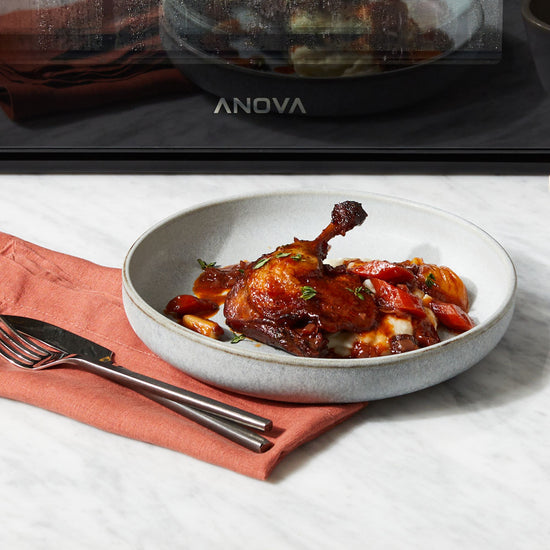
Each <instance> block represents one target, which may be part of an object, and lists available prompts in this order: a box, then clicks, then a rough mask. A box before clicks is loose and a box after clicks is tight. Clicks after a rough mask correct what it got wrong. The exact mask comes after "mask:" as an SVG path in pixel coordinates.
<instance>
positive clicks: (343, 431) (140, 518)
mask: <svg viewBox="0 0 550 550" xmlns="http://www.w3.org/2000/svg"><path fill="white" fill-rule="evenodd" d="M298 187H301V188H307V189H311V190H312V192H313V191H314V190H315V189H316V188H320V187H338V188H340V189H345V188H349V189H360V190H365V191H370V192H378V193H384V194H388V195H395V196H400V197H405V198H410V199H414V200H417V201H420V202H424V203H427V204H431V205H434V206H437V207H440V208H443V209H445V210H449V211H452V212H454V213H456V214H458V215H461V216H463V217H465V218H467V219H468V220H470V221H472V222H474V223H476V224H478V225H479V226H480V227H482V228H483V229H485V230H486V231H488V232H489V233H490V234H491V235H493V236H494V237H495V238H496V239H497V240H498V241H499V242H500V243H501V244H502V245H503V246H504V247H505V248H506V249H507V250H508V252H509V253H510V255H511V257H512V259H513V260H514V262H515V264H516V267H517V270H518V275H519V294H518V304H517V308H516V314H515V316H514V319H513V320H512V324H511V327H510V330H509V332H508V333H507V334H506V336H505V337H504V339H503V340H502V341H501V343H500V345H499V346H498V347H497V348H496V349H495V350H494V351H493V352H492V353H491V354H490V355H489V356H488V357H487V358H486V359H484V360H483V361H482V362H481V363H480V364H478V365H476V366H475V367H474V368H472V369H471V370H469V371H468V372H466V373H464V374H462V375H460V376H458V377H457V378H455V379H453V380H450V381H448V382H446V383H443V384H440V385H439V386H436V387H433V388H430V389H427V390H424V391H421V392H418V393H415V394H412V395H407V396H403V397H399V398H394V399H388V400H384V401H379V402H375V403H371V404H370V405H369V406H368V407H367V408H366V409H365V410H364V411H362V412H361V413H360V414H357V415H356V416H354V417H353V418H352V419H350V420H348V421H347V422H345V423H344V424H342V425H340V426H338V427H337V428H335V429H333V430H331V431H330V432H328V433H326V434H325V435H323V436H321V437H319V438H317V439H316V440H314V441H312V442H310V443H308V444H306V445H304V446H302V447H301V448H300V449H298V450H297V451H295V452H293V453H292V454H290V455H289V456H288V457H286V459H284V460H283V462H282V463H281V464H280V465H279V466H278V467H277V469H276V470H275V472H274V473H273V475H272V477H271V478H270V479H269V480H268V481H266V482H262V481H256V480H253V479H249V478H247V477H245V476H242V475H239V474H236V473H233V472H230V471H227V470H224V469H222V468H219V467H216V466H211V465H208V464H205V463H203V462H200V461H198V460H196V459H193V458H190V457H187V456H185V455H181V454H178V453H175V452H172V451H168V450H165V449H161V448H156V447H153V446H151V445H147V444H145V443H141V442H136V441H132V440H128V439H124V438H122V437H118V436H114V435H110V434H107V433H104V432H101V431H99V430H97V429H94V428H91V427H89V426H86V425H83V424H80V423H77V422H75V421H73V420H70V419H67V418H64V417H61V416H59V415H55V414H52V413H49V412H46V411H44V410H40V409H37V408H34V407H31V406H28V405H25V404H21V403H17V402H13V401H8V400H5V399H0V434H1V438H2V443H1V445H0V494H1V498H0V517H1V518H2V521H1V528H0V546H1V547H2V548H10V549H14V550H22V549H27V548H28V549H33V550H35V549H39V550H41V549H56V550H63V549H71V550H74V549H88V548H90V549H96V548H112V549H116V550H126V549H129V550H136V549H155V550H157V549H159V548H169V547H172V548H193V549H201V550H202V549H211V548H223V549H224V550H229V549H235V550H242V549H248V548H268V549H270V550H271V549H275V550H279V549H287V548H292V549H310V548H311V549H325V548H326V549H331V550H332V549H336V548H348V549H364V548H383V549H399V550H401V549H403V548H407V549H409V550H411V549H419V550H420V549H422V550H426V549H432V548H437V549H441V550H447V549H457V550H458V549H460V550H477V549H480V550H508V549H510V550H519V549H525V550H543V549H544V550H545V549H547V548H548V544H549V542H548V541H549V540H550V506H549V504H548V502H549V496H550V415H549V405H548V404H549V403H550V387H549V384H548V381H549V372H550V354H549V348H550V344H549V341H550V338H549V336H550V282H549V281H550V277H549V274H550V254H549V252H550V245H549V242H550V223H549V218H550V192H549V186H548V179H547V178H545V177H529V178H528V177H498V176H485V177H474V176H469V177H459V176H455V177H423V176H415V177H406V176H399V177H397V176H392V177H387V176H385V177H382V176H380V177H378V176H327V177H316V176H311V177H310V176H296V177H294V176H273V177H271V176H247V177H245V176H154V175H152V176H9V175H3V176H0V196H1V197H2V202H1V206H0V231H3V232H7V233H12V234H14V235H16V236H18V237H21V238H23V239H26V240H30V241H33V242H35V243H37V244H39V245H42V246H46V247H49V248H53V249H55V250H59V251H62V252H65V253H69V254H73V255H77V256H81V257H84V258H86V259H89V260H91V261H94V262H97V263H100V264H103V265H109V266H115V267H119V266H121V265H122V261H123V258H124V254H125V252H126V250H127V249H128V248H129V247H130V245H131V244H132V243H133V241H134V240H135V239H136V238H137V237H138V236H139V235H140V234H141V233H142V232H143V231H144V230H145V229H147V228H148V227H149V226H150V225H152V224H153V223H155V222H157V221H159V220H160V219H162V218H164V217H166V216H167V215H169V214H171V213H173V212H175V211H177V210H180V209H182V208H184V207H187V206H189V205H192V204H194V203H198V202H201V201H203V200H208V199H211V198H213V197H221V196H229V195H234V194H238V193H239V194H240V193H242V192H245V191H249V190H250V191H261V190H265V191H268V190H269V191H271V190H274V189H292V188H298Z"/></svg>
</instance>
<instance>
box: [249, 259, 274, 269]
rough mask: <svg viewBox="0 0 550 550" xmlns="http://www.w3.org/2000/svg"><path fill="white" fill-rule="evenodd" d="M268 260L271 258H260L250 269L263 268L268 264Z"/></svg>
mask: <svg viewBox="0 0 550 550" xmlns="http://www.w3.org/2000/svg"><path fill="white" fill-rule="evenodd" d="M269 260H271V256H267V257H266V258H262V259H261V260H260V261H259V262H257V263H256V265H255V266H254V267H253V268H252V269H259V268H260V267H262V266H264V265H265V264H266V263H267V262H269Z"/></svg>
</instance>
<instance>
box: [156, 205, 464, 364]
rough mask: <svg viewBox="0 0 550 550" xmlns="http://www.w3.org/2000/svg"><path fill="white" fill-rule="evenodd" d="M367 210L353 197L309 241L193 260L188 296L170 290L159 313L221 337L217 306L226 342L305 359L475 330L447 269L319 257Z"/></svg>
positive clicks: (397, 349)
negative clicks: (227, 261) (220, 262)
mask: <svg viewBox="0 0 550 550" xmlns="http://www.w3.org/2000/svg"><path fill="white" fill-rule="evenodd" d="M366 217H367V213H366V212H365V211H364V209H363V207H362V205H361V204H359V203H357V202H354V201H345V202H342V203H339V204H336V205H335V206H334V208H333V210H332V215H331V221H330V223H329V224H328V225H327V226H326V227H325V229H323V231H321V233H320V234H319V236H318V237H317V238H316V239H314V240H311V241H308V240H300V239H297V238H295V239H294V241H293V242H292V243H290V244H285V245H282V246H279V247H277V248H276V249H275V250H274V251H272V252H269V253H266V254H263V255H262V256H260V257H259V258H257V259H256V260H255V261H252V262H249V261H244V260H241V261H240V262H239V263H238V264H234V265H230V266H225V267H220V266H217V265H215V263H210V264H207V263H206V262H203V261H202V260H201V261H200V263H201V267H202V268H203V269H202V272H201V274H200V276H199V277H198V278H197V279H196V281H195V284H194V287H193V291H194V295H190V294H189V295H180V296H177V297H175V298H173V299H172V300H171V301H170V302H169V303H168V305H167V307H166V313H167V314H169V315H171V316H173V317H175V318H176V319H177V320H178V322H180V323H181V324H183V325H184V326H186V327H188V328H191V330H195V331H196V332H199V333H201V334H204V335H207V336H210V337H213V338H221V337H222V336H223V334H224V331H223V329H222V328H221V326H220V325H219V324H218V323H217V322H216V321H214V320H212V319H210V317H212V316H213V315H214V314H215V313H216V312H217V311H218V309H219V308H221V307H222V306H223V316H224V318H225V323H226V325H227V326H228V327H229V329H231V330H232V331H233V333H234V334H235V338H234V340H233V341H234V342H237V341H239V340H241V339H242V338H250V339H252V340H256V341H258V342H262V343H264V344H268V345H270V346H273V347H276V348H280V349H282V350H284V351H286V352H288V353H291V354H293V355H298V356H303V357H346V358H362V357H377V356H381V355H389V354H396V353H403V352H407V351H412V350H416V349H419V348H424V347H427V346H431V345H433V344H436V343H438V342H439V341H440V340H441V336H440V331H441V329H446V330H448V331H451V332H454V333H459V332H464V331H467V330H469V329H471V328H473V326H474V323H473V321H472V319H471V318H470V317H469V315H468V310H469V298H468V292H467V289H466V286H465V285H464V283H463V281H462V280H461V279H460V277H459V276H458V275H457V274H456V273H454V272H453V271H452V270H451V269H450V268H448V267H445V266H439V265H435V264H430V263H425V262H424V261H423V260H422V259H421V258H413V259H410V260H405V261H402V262H391V261H387V260H362V259H344V260H341V261H338V262H334V261H333V262H328V261H326V258H327V254H328V252H329V249H330V245H329V241H330V240H331V239H333V238H334V237H335V236H337V235H341V236H345V234H346V233H347V232H348V231H350V230H352V229H353V228H355V227H357V226H359V225H361V224H362V223H363V222H364V220H365V219H366ZM197 319H198V321H197ZM201 319H202V320H203V321H204V323H203V324H201V322H200V320H201Z"/></svg>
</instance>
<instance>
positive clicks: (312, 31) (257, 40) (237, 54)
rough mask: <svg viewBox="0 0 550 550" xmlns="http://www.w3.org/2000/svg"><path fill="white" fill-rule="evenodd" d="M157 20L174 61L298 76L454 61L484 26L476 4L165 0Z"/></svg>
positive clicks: (451, 0) (459, 0)
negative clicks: (225, 64) (215, 63)
mask: <svg viewBox="0 0 550 550" xmlns="http://www.w3.org/2000/svg"><path fill="white" fill-rule="evenodd" d="M161 17H162V18H161V28H162V31H163V33H164V35H165V39H164V44H165V46H166V48H167V50H169V52H170V54H171V55H172V56H178V57H179V58H182V57H185V58H187V62H191V63H192V62H205V61H212V62H220V61H221V62H225V63H229V64H232V65H235V66H239V67H241V68H245V69H250V70H254V71H263V72H271V73H275V74H277V75H281V76H289V77H301V78H326V77H329V78H334V77H343V76H361V75H373V74H379V73H384V72H388V71H392V70H398V69H401V68H405V67H410V66H414V65H418V64H424V63H426V62H433V61H446V62H450V61H451V60H453V61H455V60H456V59H455V58H452V57H450V54H452V53H456V52H457V51H459V50H460V49H461V48H463V47H464V46H465V44H467V43H468V42H469V41H470V40H471V39H472V38H473V37H474V35H475V33H476V32H477V31H478V30H479V29H480V28H481V27H482V24H483V10H482V7H481V4H480V2H479V0H164V1H163V10H162V16H161ZM470 54H471V52H470ZM471 57H472V56H471V55H470V56H469V58H471ZM447 58H449V59H448V61H447Z"/></svg>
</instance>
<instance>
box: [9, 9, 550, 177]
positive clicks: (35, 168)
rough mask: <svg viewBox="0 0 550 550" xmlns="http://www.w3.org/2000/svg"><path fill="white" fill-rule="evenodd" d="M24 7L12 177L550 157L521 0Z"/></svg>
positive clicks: (543, 101) (18, 30)
mask: <svg viewBox="0 0 550 550" xmlns="http://www.w3.org/2000/svg"><path fill="white" fill-rule="evenodd" d="M25 7H26V6H25V1H24V0H21V2H13V3H11V4H10V2H7V4H5V5H4V7H3V8H0V104H1V105H2V106H3V107H4V112H0V170H1V171H2V172H60V171H61V172H66V171H71V172H74V171H83V172H85V171H91V172H103V171H109V172H113V171H123V172H278V173H284V172H310V173H319V172H348V173H349V172H358V173H364V172H369V173H373V172H392V173H399V172H409V173H410V172H416V173H419V172H430V173H433V172H438V173H441V172H454V173H457V172H461V173H467V172H487V171H490V172H493V173H494V172H502V173H511V172H515V173H517V172H523V173H542V172H546V171H547V170H548V169H549V167H550V154H549V153H550V96H549V94H548V93H547V92H546V91H545V90H544V88H543V86H542V85H541V82H540V80H539V76H538V74H537V71H536V68H535V64H534V61H533V58H532V55H531V50H530V48H529V43H528V40H527V35H526V31H525V26H524V22H523V20H522V16H521V1H520V0H233V1H229V0H160V1H159V0H143V1H142V2H131V1H129V0H38V2H29V6H28V8H29V9H25ZM132 10H133V13H132Z"/></svg>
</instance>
